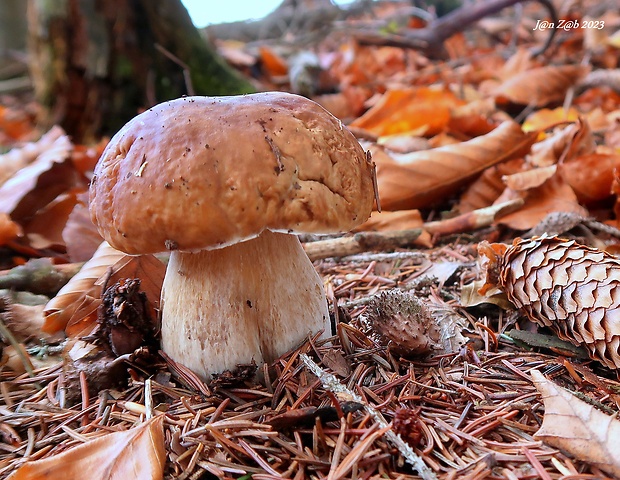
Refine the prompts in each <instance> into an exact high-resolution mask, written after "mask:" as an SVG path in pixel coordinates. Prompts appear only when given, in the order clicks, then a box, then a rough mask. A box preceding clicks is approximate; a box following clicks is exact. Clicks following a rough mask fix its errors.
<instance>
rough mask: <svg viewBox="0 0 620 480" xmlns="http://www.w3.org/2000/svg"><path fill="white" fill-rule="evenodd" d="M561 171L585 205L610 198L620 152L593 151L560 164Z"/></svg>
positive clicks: (619, 163) (619, 162)
mask: <svg viewBox="0 0 620 480" xmlns="http://www.w3.org/2000/svg"><path fill="white" fill-rule="evenodd" d="M558 168H559V171H560V172H561V174H562V176H563V177H564V179H565V180H566V182H567V183H568V184H569V185H570V186H571V187H572V189H573V191H574V192H575V194H576V195H577V199H578V200H579V202H580V203H582V204H583V205H588V204H591V203H593V202H597V201H600V200H604V199H606V198H609V197H610V196H611V194H612V192H611V187H612V183H613V180H614V170H615V169H618V168H620V154H603V153H591V154H589V155H584V156H581V157H579V158H575V159H573V160H572V161H570V162H563V163H562V164H561V165H559V167H558Z"/></svg>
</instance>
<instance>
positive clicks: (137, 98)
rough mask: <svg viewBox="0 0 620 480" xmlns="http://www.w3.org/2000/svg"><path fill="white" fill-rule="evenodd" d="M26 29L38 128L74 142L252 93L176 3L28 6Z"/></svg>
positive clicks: (38, 0)
mask: <svg viewBox="0 0 620 480" xmlns="http://www.w3.org/2000/svg"><path fill="white" fill-rule="evenodd" d="M28 24H29V50H30V53H31V76H32V79H33V83H34V87H35V94H36V97H37V100H38V101H39V102H40V104H41V107H42V108H41V115H40V118H39V121H40V124H41V126H42V127H43V128H49V127H50V126H51V125H53V124H59V125H61V126H62V127H63V128H64V129H65V130H66V131H67V132H68V133H69V134H70V135H72V137H73V138H74V140H75V141H77V142H89V141H93V140H96V139H98V138H100V137H101V136H102V135H111V134H113V133H115V132H116V131H117V130H118V129H119V128H120V127H121V126H122V125H123V124H124V123H126V122H127V120H129V119H130V118H132V117H133V116H135V115H136V114H137V113H138V112H139V111H141V110H143V109H145V108H148V107H150V106H152V105H154V104H155V103H159V102H162V101H165V100H170V99H172V98H177V97H180V96H182V95H188V94H197V95H227V94H238V93H247V92H250V91H252V90H253V88H252V86H251V85H250V84H249V83H248V82H247V81H246V80H244V79H243V78H242V77H241V76H239V75H238V74H237V73H236V72H234V71H233V70H232V69H231V68H230V67H228V66H227V65H226V64H225V63H223V61H222V60H221V59H220V58H219V57H218V56H217V55H216V54H215V53H214V50H213V49H212V48H211V47H210V46H209V45H208V44H207V43H205V41H204V40H203V39H202V38H201V37H200V34H199V32H198V30H197V29H196V28H195V27H194V25H193V24H192V22H191V19H190V17H189V15H188V13H187V11H186V10H185V8H184V7H183V5H182V4H181V2H180V0H157V1H153V0H113V1H109V0H106V1H98V0H55V1H53V2H50V1H47V0H29V4H28ZM190 79H191V81H190ZM192 88H193V91H192Z"/></svg>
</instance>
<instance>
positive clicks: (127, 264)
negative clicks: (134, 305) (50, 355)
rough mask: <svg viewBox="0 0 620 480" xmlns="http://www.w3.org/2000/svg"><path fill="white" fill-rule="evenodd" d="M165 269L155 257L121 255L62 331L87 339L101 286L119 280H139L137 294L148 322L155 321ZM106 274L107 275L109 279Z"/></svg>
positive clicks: (95, 314)
mask: <svg viewBox="0 0 620 480" xmlns="http://www.w3.org/2000/svg"><path fill="white" fill-rule="evenodd" d="M165 273H166V266H165V265H164V264H163V263H162V262H160V261H159V260H158V259H157V257H155V256H154V255H138V256H133V255H123V257H122V258H121V259H119V260H118V261H117V262H116V263H115V264H114V265H112V266H111V267H109V269H106V273H105V274H104V275H102V276H101V277H99V278H98V279H97V280H96V281H95V284H94V285H93V290H91V291H90V292H88V294H86V295H85V296H84V297H83V298H82V299H78V301H79V302H80V303H79V304H78V308H77V309H76V310H75V311H74V312H73V314H72V315H71V318H69V320H68V322H67V325H66V327H65V333H66V334H67V336H68V337H78V336H84V335H88V334H90V333H91V332H92V330H93V329H94V328H95V326H96V321H97V308H98V307H99V305H100V303H101V298H100V297H101V290H102V288H103V287H104V283H105V284H106V285H108V286H112V285H114V284H115V283H116V282H118V281H119V280H121V279H127V278H130V279H132V278H137V279H140V291H141V292H142V293H144V294H145V295H146V297H147V299H148V304H149V308H151V309H152V311H151V312H150V313H151V314H152V315H151V318H157V314H156V311H155V310H157V309H158V308H159V299H160V297H161V287H162V284H163V282H164V275H165ZM108 274H110V276H109V278H108Z"/></svg>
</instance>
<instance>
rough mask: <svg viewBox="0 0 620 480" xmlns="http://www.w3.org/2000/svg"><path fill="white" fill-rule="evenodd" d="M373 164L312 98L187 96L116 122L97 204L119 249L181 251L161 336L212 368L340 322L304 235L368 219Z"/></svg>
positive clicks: (167, 286) (183, 355)
mask: <svg viewBox="0 0 620 480" xmlns="http://www.w3.org/2000/svg"><path fill="white" fill-rule="evenodd" d="M372 169H373V165H372V163H371V162H370V160H369V157H367V155H366V153H365V152H364V150H363V149H362V147H361V146H360V145H359V143H358V142H357V141H356V139H355V137H354V136H353V135H352V134H351V133H350V132H349V131H348V130H347V129H346V128H345V127H343V125H342V124H341V122H340V121H339V120H338V119H337V118H335V117H334V116H332V115H331V114H330V113H328V112H327V111H326V110H324V109H323V108H322V107H320V106H319V105H318V104H316V103H315V102H313V101H311V100H308V99H306V98H304V97H301V96H298V95H293V94H288V93H279V92H268V93H259V94H253V95H243V96H233V97H197V96H196V97H184V98H180V99H176V100H172V101H169V102H165V103H162V104H159V105H156V106H155V107H153V108H151V109H149V110H147V111H145V112H144V113H141V114H140V115H138V116H136V117H135V118H134V119H132V120H131V121H129V122H128V123H127V124H126V125H125V126H124V127H123V128H122V129H121V130H120V131H119V132H118V133H117V134H116V135H114V137H113V138H112V139H111V141H110V143H109V144H108V146H107V147H106V149H105V151H104V152H103V154H102V156H101V158H100V159H99V162H98V163H97V166H96V167H95V172H94V176H93V179H92V183H91V186H90V212H91V217H92V220H93V222H94V223H95V225H97V226H98V229H99V232H100V233H101V235H102V236H103V237H104V238H105V239H106V240H107V241H108V242H109V243H110V245H112V246H113V247H114V248H117V249H119V250H122V251H124V252H127V253H130V254H143V253H157V252H161V251H165V250H170V252H171V253H170V260H169V263H168V268H167V271H166V277H165V280H164V285H163V290H162V298H161V309H162V311H161V322H162V323H161V341H162V349H163V351H164V352H165V353H166V354H167V355H168V356H170V357H171V358H172V359H173V360H175V361H176V362H179V363H182V364H184V365H185V366H187V367H188V368H190V369H191V370H192V371H194V372H195V373H196V374H198V375H199V376H201V377H202V378H203V379H205V380H209V379H211V377H212V375H213V374H214V373H221V372H223V371H225V370H233V369H235V368H236V366H237V365H240V364H249V363H251V362H252V361H254V362H256V363H258V364H260V363H262V362H272V361H274V360H275V359H277V358H278V357H279V356H281V355H282V354H283V353H286V352H287V351H289V350H290V349H292V348H294V347H296V346H298V345H299V344H301V343H302V342H303V340H304V339H305V338H307V336H308V335H309V334H315V333H317V332H319V331H322V332H323V333H322V336H323V337H326V336H330V335H331V328H330V320H329V314H328V309H327V300H326V297H325V292H324V289H323V284H322V281H321V279H320V277H319V275H318V274H317V272H316V270H315V269H314V266H313V264H312V262H311V261H310V260H309V258H308V256H307V255H306V254H305V252H304V250H303V248H302V246H301V243H300V242H299V239H298V237H297V235H296V234H298V233H302V232H307V233H329V232H341V231H346V230H350V229H351V228H353V227H354V226H356V225H358V224H360V223H362V222H363V221H365V220H366V219H367V218H368V217H369V215H370V211H371V209H372V205H373V200H374V189H373V181H372V176H373V175H372V174H373V170H372Z"/></svg>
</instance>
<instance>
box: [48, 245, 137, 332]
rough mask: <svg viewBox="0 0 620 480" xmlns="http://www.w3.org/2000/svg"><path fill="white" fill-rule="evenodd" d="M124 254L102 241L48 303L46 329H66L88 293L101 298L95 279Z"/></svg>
mask: <svg viewBox="0 0 620 480" xmlns="http://www.w3.org/2000/svg"><path fill="white" fill-rule="evenodd" d="M124 256H125V254H124V253H123V252H120V251H118V250H116V249H114V248H112V247H111V246H110V245H108V243H107V242H103V243H101V245H100V246H99V248H98V249H97V251H96V252H95V254H94V255H93V257H92V258H91V259H90V260H89V261H88V262H86V263H85V264H84V266H83V267H82V269H81V270H80V271H79V273H77V274H76V275H75V276H74V277H73V278H72V279H71V280H69V282H68V283H67V284H66V285H65V286H64V287H62V288H61V289H60V291H59V292H58V294H57V295H56V296H55V297H54V298H52V299H51V300H50V301H49V302H48V303H47V305H46V306H45V310H44V313H45V325H44V326H43V330H44V331H45V332H48V333H54V332H59V331H61V330H64V329H65V327H66V326H67V323H68V322H69V320H70V319H71V317H72V316H73V314H74V313H75V311H76V310H77V309H78V308H79V307H80V305H81V303H82V301H83V299H84V298H85V297H87V296H89V297H91V298H99V296H100V294H101V287H100V286H96V285H95V282H96V281H97V280H98V279H99V278H100V277H102V276H103V275H105V273H106V271H107V270H108V268H110V267H111V266H112V265H114V264H115V263H116V262H117V261H119V260H120V259H121V258H123V257H124Z"/></svg>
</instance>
